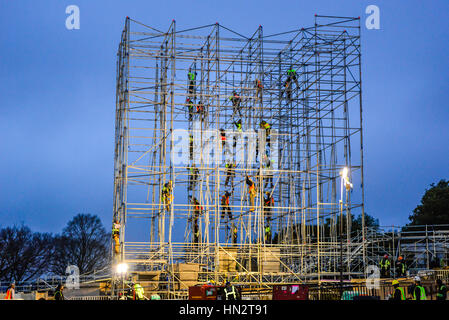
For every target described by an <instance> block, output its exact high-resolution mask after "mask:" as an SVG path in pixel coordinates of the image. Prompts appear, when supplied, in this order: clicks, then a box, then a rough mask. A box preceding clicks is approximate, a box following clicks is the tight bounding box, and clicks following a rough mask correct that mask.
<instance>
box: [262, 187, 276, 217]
mask: <svg viewBox="0 0 449 320" xmlns="http://www.w3.org/2000/svg"><path fill="white" fill-rule="evenodd" d="M272 207H274V199H273V196H272V195H271V193H270V192H269V191H266V192H265V197H264V199H263V211H264V215H265V219H266V221H267V224H268V223H270V221H271V215H272V212H271V209H272Z"/></svg>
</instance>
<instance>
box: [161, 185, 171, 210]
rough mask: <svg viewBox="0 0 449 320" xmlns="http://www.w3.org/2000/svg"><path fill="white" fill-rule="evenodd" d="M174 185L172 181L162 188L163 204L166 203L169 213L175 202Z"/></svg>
mask: <svg viewBox="0 0 449 320" xmlns="http://www.w3.org/2000/svg"><path fill="white" fill-rule="evenodd" d="M172 189H173V184H172V181H171V180H170V181H169V182H167V183H165V184H164V186H163V187H162V202H163V203H164V206H165V209H166V210H167V211H170V205H171V203H172V201H173V193H172V191H173V190H172Z"/></svg>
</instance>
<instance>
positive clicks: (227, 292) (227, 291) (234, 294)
mask: <svg viewBox="0 0 449 320" xmlns="http://www.w3.org/2000/svg"><path fill="white" fill-rule="evenodd" d="M223 293H224V300H240V295H239V292H238V290H237V289H236V288H235V286H233V285H231V283H230V282H229V281H227V282H226V287H225V288H224V289H223Z"/></svg>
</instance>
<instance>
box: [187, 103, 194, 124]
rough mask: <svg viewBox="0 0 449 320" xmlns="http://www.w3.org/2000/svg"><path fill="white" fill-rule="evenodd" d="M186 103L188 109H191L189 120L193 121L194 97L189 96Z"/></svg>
mask: <svg viewBox="0 0 449 320" xmlns="http://www.w3.org/2000/svg"><path fill="white" fill-rule="evenodd" d="M186 105H187V107H188V110H189V121H192V119H193V114H194V108H195V107H194V103H193V100H192V99H190V98H189V97H187V99H186Z"/></svg>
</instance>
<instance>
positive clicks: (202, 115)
mask: <svg viewBox="0 0 449 320" xmlns="http://www.w3.org/2000/svg"><path fill="white" fill-rule="evenodd" d="M196 113H197V114H198V118H199V119H200V120H201V121H204V119H205V115H206V112H205V109H204V104H203V103H202V102H201V101H199V102H198V104H197V105H196Z"/></svg>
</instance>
